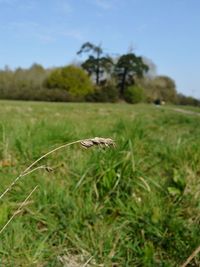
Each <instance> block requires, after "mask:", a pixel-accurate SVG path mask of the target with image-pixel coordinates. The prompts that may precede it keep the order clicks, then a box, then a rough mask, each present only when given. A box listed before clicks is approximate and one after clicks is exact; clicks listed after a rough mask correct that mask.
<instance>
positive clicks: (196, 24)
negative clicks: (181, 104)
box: [0, 0, 200, 98]
mask: <svg viewBox="0 0 200 267" xmlns="http://www.w3.org/2000/svg"><path fill="white" fill-rule="evenodd" d="M199 12H200V1H199V0H123V1H122V0H0V34H1V37H0V68H3V67H4V66H5V65H8V66H10V67H11V68H16V67H18V66H21V67H29V66H30V65H32V64H33V63H34V62H37V63H41V64H42V65H44V66H45V67H52V66H61V65H66V64H68V63H71V62H74V61H77V60H80V58H79V57H78V56H76V52H77V51H78V50H79V48H80V46H81V45H82V44H83V43H84V42H86V41H90V42H93V43H95V44H100V43H101V44H102V47H103V48H104V49H105V52H106V53H111V54H112V55H116V54H121V53H126V52H127V51H128V49H129V48H130V47H132V48H133V49H134V52H135V53H136V54H138V55H142V56H145V57H147V58H149V59H151V60H152V61H153V62H154V63H155V64H156V66H157V73H158V74H164V75H168V76H170V77H172V78H173V79H174V80H175V81H176V84H177V89H178V91H179V92H182V93H184V94H186V95H193V96H195V97H198V98H200V51H199V50H200V34H199V30H200V15H199V14H200V13H199Z"/></svg>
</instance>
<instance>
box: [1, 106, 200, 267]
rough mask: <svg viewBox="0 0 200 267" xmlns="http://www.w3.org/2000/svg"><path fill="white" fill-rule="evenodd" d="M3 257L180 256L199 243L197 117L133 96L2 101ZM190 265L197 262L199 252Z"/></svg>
mask: <svg viewBox="0 0 200 267" xmlns="http://www.w3.org/2000/svg"><path fill="white" fill-rule="evenodd" d="M95 136H99V137H108V138H112V139H114V140H115V142H116V147H115V148H112V147H110V148H100V147H92V148H90V149H84V148H82V147H81V146H79V145H78V144H76V145H73V146H70V147H67V148H66V149H63V150H59V151H57V152H56V153H54V154H52V155H50V156H49V157H47V158H46V159H44V160H42V161H41V162H40V163H38V165H37V166H40V165H44V164H45V165H46V166H49V167H51V168H52V169H53V171H52V172H47V171H45V170H43V169H41V170H37V171H35V172H33V173H31V174H29V175H27V176H26V177H22V178H21V179H20V180H19V181H18V183H17V184H16V185H15V186H14V187H13V189H12V190H11V191H10V192H8V193H7V194H6V195H5V196H4V197H3V198H2V199H1V203H0V205H1V206H0V228H2V227H3V225H5V223H6V222H7V221H8V219H9V218H10V217H11V216H12V214H13V213H14V212H15V211H16V210H17V209H18V208H19V205H20V203H22V202H23V201H24V199H25V198H26V197H27V195H28V194H29V193H30V192H31V190H32V189H33V188H34V187H35V186H36V185H38V186H39V187H38V188H37V190H36V191H35V192H34V194H33V195H32V196H31V198H30V199H29V201H28V202H27V203H26V205H25V207H23V209H22V210H21V212H20V213H19V214H18V215H17V216H16V217H15V218H14V219H13V220H12V221H11V222H10V224H9V225H8V226H7V227H6V229H5V230H4V231H3V232H2V233H1V236H0V266H3V267H4V266H6V267H7V266H9V267H14V266H16V267H20V266H22V267H26V266H28V267H29V266H31V267H32V266H37V267H43V266H45V267H47V266H48V267H50V266H52V267H54V266H56V267H61V266H70V267H80V266H105V267H107V266H108V267H111V266H112V267H114V266H115V267H118V266H124V267H125V266H126V267H129V266H130V267H132V266H133V267H134V266H136V267H137V266H141V267H142V266H144V267H145V266H147V267H151V266H152V267H154V266H155V267H157V266H158V267H159V266H160V267H171V266H181V264H183V263H184V262H185V261H186V259H187V258H188V257H189V255H191V254H192V252H193V251H194V250H195V249H196V248H197V247H198V246H199V245H200V178H199V176H200V138H199V137H200V117H199V116H195V115H191V114H183V113H178V112H175V111H173V110H170V109H169V108H163V107H156V106H154V105H147V104H139V105H128V104H88V103H42V102H20V101H19V102H15V101H10V102H9V101H1V102H0V193H2V192H3V191H4V190H5V189H6V188H7V187H8V186H9V184H10V183H11V182H12V181H13V180H14V178H15V177H17V176H18V174H19V173H21V172H22V171H23V170H24V169H26V167H27V166H28V165H30V164H31V163H32V162H33V161H34V160H36V159H37V158H38V157H40V156H41V155H43V154H45V153H46V152H48V151H50V150H51V149H54V148H56V147H58V146H60V145H62V144H65V143H68V142H72V141H76V140H79V139H86V138H90V137H95ZM188 266H200V256H199V255H196V256H195V257H194V259H193V260H192V261H191V262H190V263H189V265H188Z"/></svg>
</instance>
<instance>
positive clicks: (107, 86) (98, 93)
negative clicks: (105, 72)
mask: <svg viewBox="0 0 200 267" xmlns="http://www.w3.org/2000/svg"><path fill="white" fill-rule="evenodd" d="M118 98H119V94H118V89H117V87H116V84H115V83H114V82H113V81H103V82H101V84H100V85H99V86H95V90H94V92H93V93H92V94H89V95H88V96H87V98H86V100H87V101H90V102H112V103H114V102H117V101H118Z"/></svg>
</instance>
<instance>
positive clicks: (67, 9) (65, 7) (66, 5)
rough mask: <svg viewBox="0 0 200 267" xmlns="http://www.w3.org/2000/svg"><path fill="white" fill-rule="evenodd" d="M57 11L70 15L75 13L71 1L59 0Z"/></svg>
mask: <svg viewBox="0 0 200 267" xmlns="http://www.w3.org/2000/svg"><path fill="white" fill-rule="evenodd" d="M56 4H57V9H58V10H59V11H61V12H62V13H65V14H69V13H71V12H72V11H73V8H72V5H71V4H70V2H69V0H59V1H57V3H56Z"/></svg>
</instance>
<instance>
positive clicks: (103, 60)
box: [77, 42, 113, 85]
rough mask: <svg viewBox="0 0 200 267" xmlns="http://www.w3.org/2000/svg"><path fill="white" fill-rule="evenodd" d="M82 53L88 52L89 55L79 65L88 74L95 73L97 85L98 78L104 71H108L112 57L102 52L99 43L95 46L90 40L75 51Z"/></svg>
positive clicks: (111, 63)
mask: <svg viewBox="0 0 200 267" xmlns="http://www.w3.org/2000/svg"><path fill="white" fill-rule="evenodd" d="M82 53H89V57H88V59H86V60H85V61H84V62H83V63H82V65H81V66H82V67H83V68H84V69H85V70H86V71H87V72H88V74H89V75H90V76H91V75H95V81H96V84H97V85H99V83H100V78H101V77H102V76H103V75H104V73H105V72H109V71H110V69H111V67H112V65H113V62H112V58H110V57H109V56H105V55H104V54H103V50H102V48H101V46H100V45H99V46H96V45H94V44H92V43H90V42H86V43H84V44H83V45H82V46H81V48H80V50H79V51H78V52H77V54H78V55H80V54H82Z"/></svg>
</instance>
